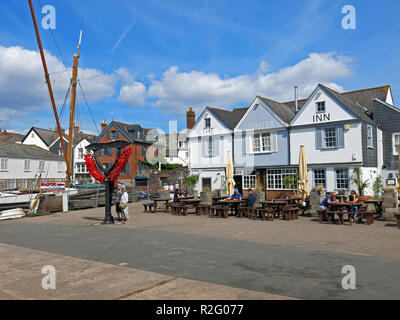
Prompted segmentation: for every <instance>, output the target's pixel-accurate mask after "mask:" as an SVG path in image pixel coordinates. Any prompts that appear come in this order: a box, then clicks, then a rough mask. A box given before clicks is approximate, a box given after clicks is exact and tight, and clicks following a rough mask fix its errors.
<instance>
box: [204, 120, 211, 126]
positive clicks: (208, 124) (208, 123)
mask: <svg viewBox="0 0 400 320" xmlns="http://www.w3.org/2000/svg"><path fill="white" fill-rule="evenodd" d="M204 120H205V124H206V128H211V119H210V118H207V119H204Z"/></svg>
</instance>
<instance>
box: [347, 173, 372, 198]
mask: <svg viewBox="0 0 400 320" xmlns="http://www.w3.org/2000/svg"><path fill="white" fill-rule="evenodd" d="M353 171H354V172H353V175H352V177H351V182H352V183H353V184H355V185H356V186H357V189H358V195H359V196H360V197H362V196H364V191H365V190H366V189H367V188H368V186H369V184H370V182H369V180H363V179H362V174H361V169H360V168H359V167H356V168H354V170H353Z"/></svg>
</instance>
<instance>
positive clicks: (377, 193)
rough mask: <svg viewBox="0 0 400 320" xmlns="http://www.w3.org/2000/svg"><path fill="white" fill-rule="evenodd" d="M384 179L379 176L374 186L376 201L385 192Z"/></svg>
mask: <svg viewBox="0 0 400 320" xmlns="http://www.w3.org/2000/svg"><path fill="white" fill-rule="evenodd" d="M383 187H384V185H383V179H382V177H381V176H377V177H376V179H375V181H374V183H373V185H372V189H373V191H374V199H379V198H380V196H381V195H382V192H383Z"/></svg>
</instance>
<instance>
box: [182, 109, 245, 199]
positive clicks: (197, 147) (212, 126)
mask: <svg viewBox="0 0 400 320" xmlns="http://www.w3.org/2000/svg"><path fill="white" fill-rule="evenodd" d="M246 110H247V108H240V109H234V110H233V111H227V110H222V109H217V108H212V107H206V108H205V110H204V111H203V112H202V113H201V115H200V116H199V118H198V119H197V121H196V123H195V124H194V126H193V128H192V129H191V130H190V131H189V133H188V135H187V140H188V145H189V148H188V149H189V171H190V174H192V175H199V182H198V185H197V186H196V189H197V190H198V191H201V190H203V189H204V188H209V189H210V190H220V189H224V188H225V166H226V163H227V156H228V152H232V154H233V129H234V128H235V127H236V125H237V123H238V122H239V121H240V119H241V118H242V116H243V115H244V113H245V112H246Z"/></svg>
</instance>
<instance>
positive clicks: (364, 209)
mask: <svg viewBox="0 0 400 320" xmlns="http://www.w3.org/2000/svg"><path fill="white" fill-rule="evenodd" d="M374 213H375V211H371V210H370V211H368V205H367V204H365V203H364V204H363V205H362V206H361V207H360V209H359V210H358V213H357V221H358V222H360V223H362V222H363V219H365V220H366V221H367V225H371V224H373V223H374V221H375V218H374Z"/></svg>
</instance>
